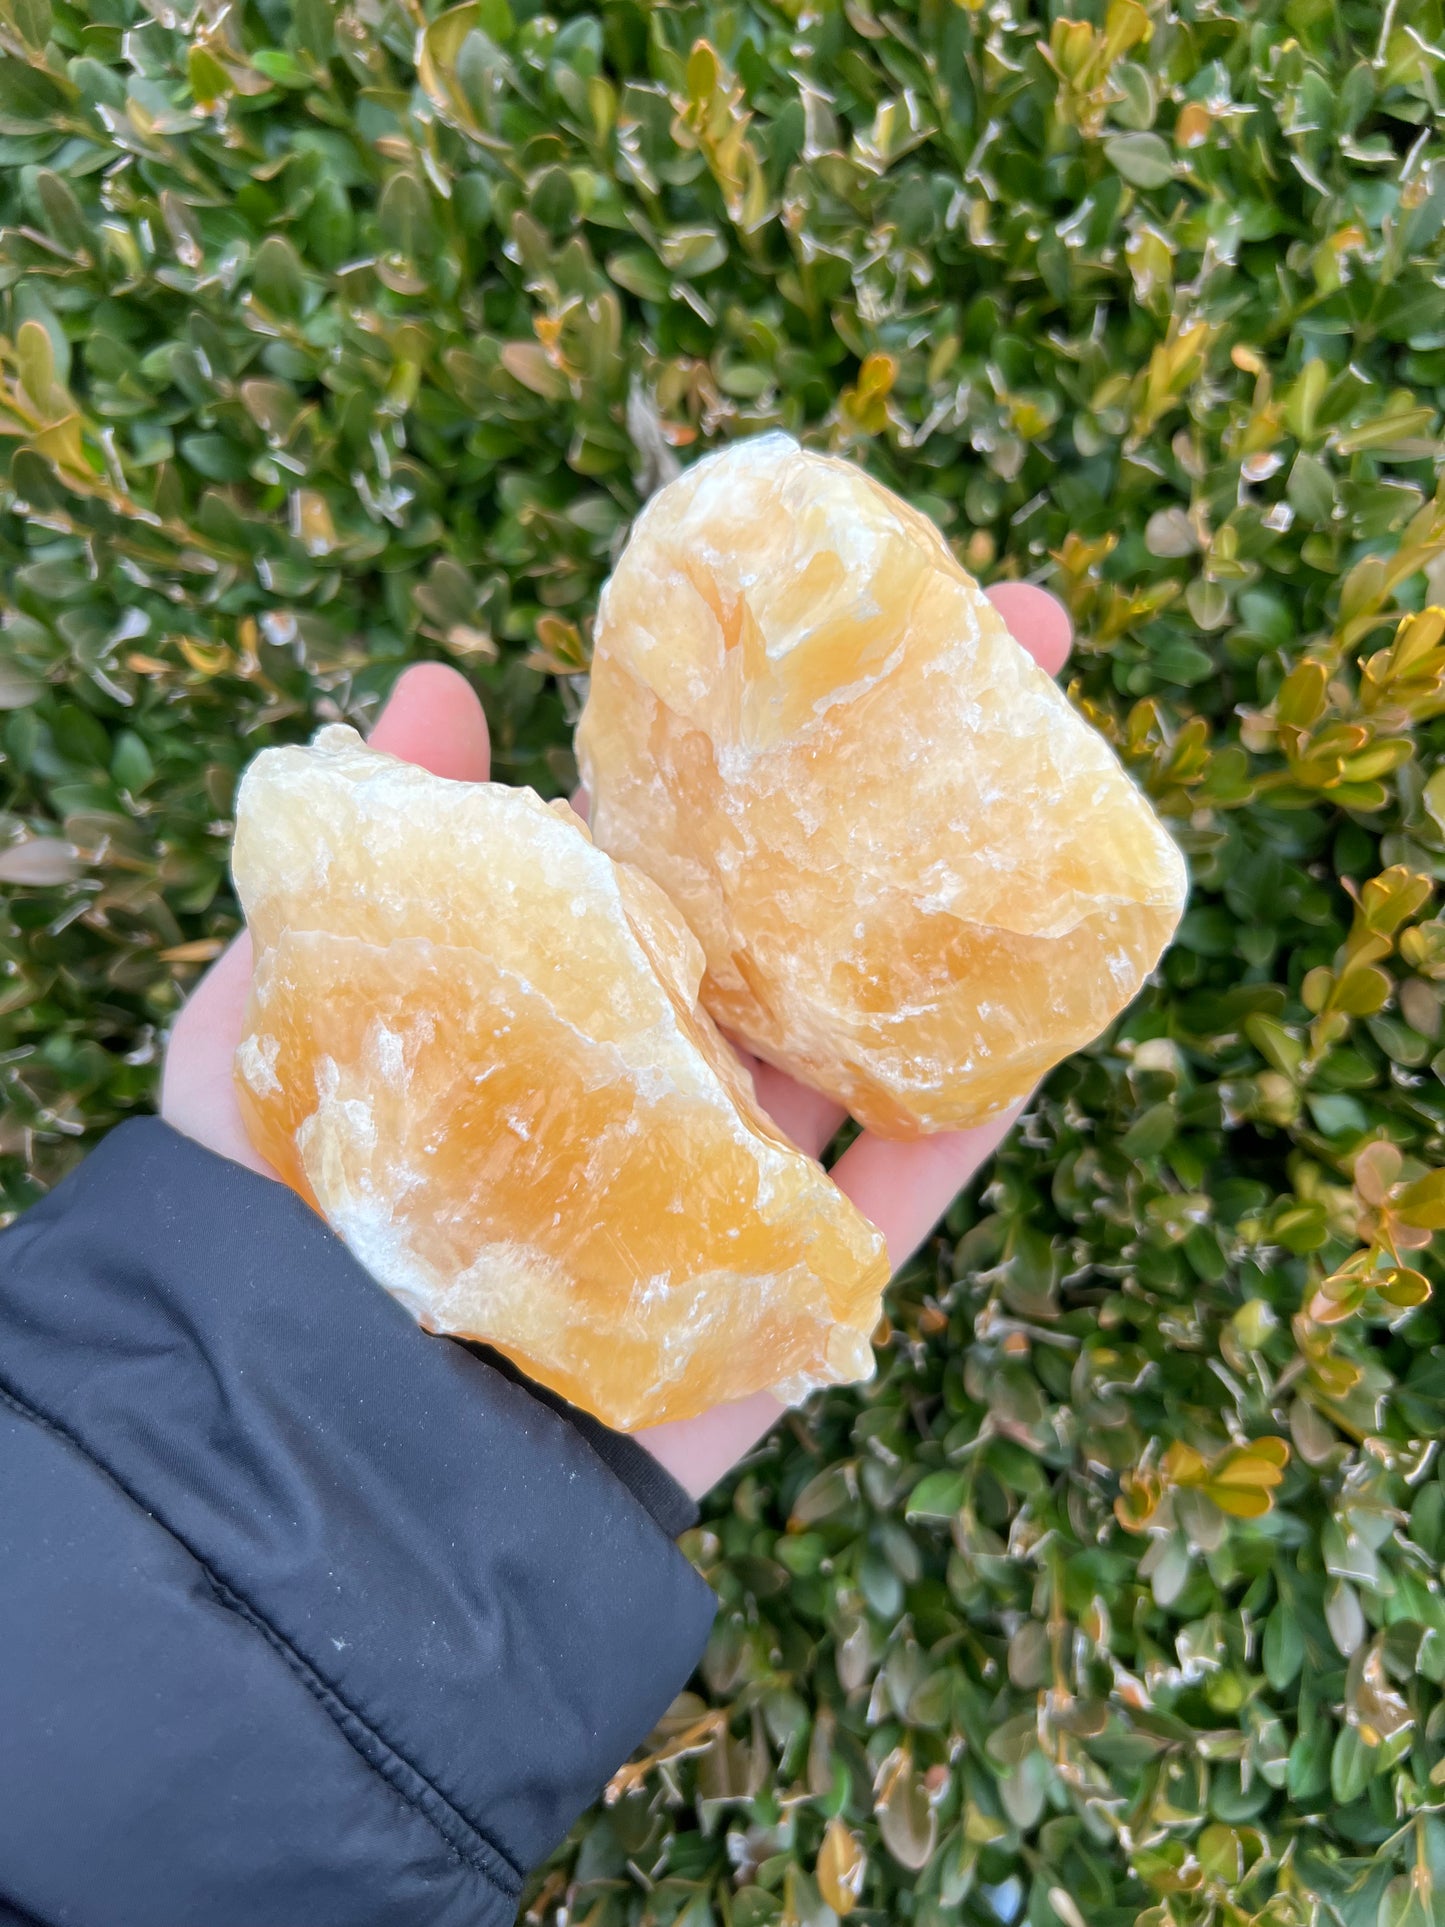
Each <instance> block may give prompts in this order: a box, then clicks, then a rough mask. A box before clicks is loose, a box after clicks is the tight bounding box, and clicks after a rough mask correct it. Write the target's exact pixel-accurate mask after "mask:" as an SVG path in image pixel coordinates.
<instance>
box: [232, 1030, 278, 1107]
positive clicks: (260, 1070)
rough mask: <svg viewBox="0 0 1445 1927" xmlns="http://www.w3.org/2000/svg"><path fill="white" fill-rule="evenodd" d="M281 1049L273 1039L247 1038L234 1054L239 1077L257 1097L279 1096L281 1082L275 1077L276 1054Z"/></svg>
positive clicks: (275, 1039) (276, 1040)
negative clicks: (238, 1067)
mask: <svg viewBox="0 0 1445 1927" xmlns="http://www.w3.org/2000/svg"><path fill="white" fill-rule="evenodd" d="M280 1048H281V1045H280V1041H279V1040H278V1039H277V1038H275V1037H248V1038H246V1039H245V1040H244V1042H243V1043H242V1045H241V1047H240V1049H239V1050H238V1051H237V1053H236V1062H237V1064H238V1065H239V1066H240V1070H241V1075H242V1077H244V1078H245V1080H246V1082H247V1083H248V1084H249V1085H250V1086H251V1089H252V1090H253V1091H254V1092H255V1093H256V1095H257V1097H275V1096H279V1094H280V1090H281V1080H280V1078H278V1077H277V1075H276V1053H277V1051H279V1050H280Z"/></svg>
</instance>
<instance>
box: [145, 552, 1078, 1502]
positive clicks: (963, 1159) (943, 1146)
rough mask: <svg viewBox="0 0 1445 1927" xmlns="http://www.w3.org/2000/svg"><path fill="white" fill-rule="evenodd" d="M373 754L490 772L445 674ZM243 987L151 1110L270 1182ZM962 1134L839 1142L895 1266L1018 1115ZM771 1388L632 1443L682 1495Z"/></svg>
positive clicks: (1031, 630)
mask: <svg viewBox="0 0 1445 1927" xmlns="http://www.w3.org/2000/svg"><path fill="white" fill-rule="evenodd" d="M991 593H992V596H993V600H994V602H995V604H996V605H997V607H998V608H999V610H1000V613H1001V614H1002V615H1003V616H1004V617H1005V619H1006V621H1007V622H1008V625H1009V628H1010V629H1011V630H1012V632H1013V634H1014V635H1015V636H1016V637H1017V638H1018V640H1019V641H1020V642H1021V643H1022V644H1023V645H1024V647H1025V648H1027V649H1028V650H1029V652H1030V653H1031V654H1032V655H1033V656H1034V658H1035V659H1036V661H1038V662H1039V663H1040V664H1041V665H1042V666H1043V667H1044V668H1045V669H1047V670H1049V671H1050V673H1056V672H1057V671H1058V670H1059V669H1060V668H1061V667H1062V666H1063V663H1064V661H1065V659H1066V657H1067V655H1068V651H1069V641H1070V634H1069V621H1068V617H1067V616H1066V614H1065V612H1064V610H1063V608H1062V607H1061V606H1060V604H1059V603H1058V602H1056V601H1055V600H1054V598H1053V597H1052V596H1050V595H1048V594H1046V593H1045V592H1044V591H1043V590H1042V589H1036V588H1032V587H1030V586H1029V585H1027V584H1023V583H1005V584H1001V585H1000V586H999V587H998V588H997V589H996V590H994V591H992V592H991ZM371 742H372V745H373V746H374V747H375V748H377V749H381V750H385V751H386V752H387V753H388V754H389V755H392V756H398V757H400V758H402V759H403V760H404V761H407V762H414V763H419V764H421V765H422V767H423V768H425V769H429V770H431V771H432V773H433V774H434V775H437V776H445V777H450V778H452V779H453V780H455V781H459V782H474V783H480V782H485V781H486V780H487V777H488V774H489V771H490V749H489V744H488V738H487V725H486V718H485V716H484V715H483V713H482V708H481V704H480V703H479V702H478V700H477V698H476V695H475V693H474V692H473V690H472V688H471V686H470V684H468V683H467V682H466V681H465V680H464V679H463V678H462V677H461V676H460V675H458V674H457V672H456V671H455V670H453V669H448V668H446V667H444V666H443V665H441V664H438V663H419V664H417V665H416V666H414V667H413V668H411V669H408V670H406V671H405V673H404V674H403V675H402V676H401V677H400V678H399V679H398V681H397V684H396V687H395V689H394V690H393V692H392V695H391V700H390V701H389V702H388V703H387V705H386V707H385V709H384V710H383V711H382V713H381V715H380V717H379V718H378V719H377V723H376V727H375V728H374V729H373V731H372V733H371ZM250 981H251V946H250V940H249V938H248V937H247V936H246V935H245V934H244V932H243V933H242V935H240V936H239V937H237V938H236V940H235V941H234V942H233V943H232V944H231V946H230V947H229V949H227V950H226V951H225V952H224V954H223V955H222V956H221V957H219V958H218V959H217V961H216V962H215V963H214V964H213V965H212V966H211V968H210V969H209V970H208V971H207V972H206V974H205V976H204V977H203V978H202V979H201V981H200V983H199V984H198V985H197V986H196V988H195V990H194V991H193V992H192V994H191V996H190V998H189V1000H188V1001H187V1003H186V1005H185V1007H184V1009H183V1010H182V1011H181V1014H180V1016H179V1017H178V1018H177V1020H176V1023H175V1026H174V1028H173V1030H172V1032H171V1038H170V1043H169V1046H168V1048H167V1052H166V1061H165V1073H164V1077H163V1080H162V1086H161V1115H162V1117H164V1118H165V1119H166V1121H167V1122H168V1123H169V1124H171V1125H172V1126H174V1128H175V1129H176V1130H178V1131H181V1132H183V1133H184V1134H185V1135H186V1136H187V1137H191V1138H194V1139H196V1141H197V1142H198V1143H201V1144H204V1145H206V1146H207V1147H208V1148H209V1149H211V1150H213V1151H216V1152H219V1153H220V1155H221V1156H222V1157H227V1158H231V1159H232V1160H233V1161H234V1162H236V1163H238V1164H244V1165H248V1166H249V1167H250V1169H252V1170H253V1171H258V1172H260V1173H261V1174H262V1175H263V1176H266V1177H272V1178H274V1177H275V1176H276V1173H275V1172H274V1171H272V1169H271V1168H270V1166H269V1165H268V1164H267V1163H266V1162H265V1160H264V1159H262V1158H261V1157H260V1156H259V1155H258V1154H257V1152H256V1151H255V1149H254V1148H253V1146H252V1144H251V1141H250V1139H249V1137H248V1136H247V1134H246V1128H245V1125H244V1124H243V1123H242V1120H241V1112H240V1106H239V1105H238V1103H237V1101H236V1092H235V1086H234V1083H233V1081H232V1080H233V1071H232V1064H233V1060H234V1057H235V1052H236V1046H237V1044H238V1043H239V1042H240V1038H241V1030H242V1023H243V1020H244V1016H245V1009H246V999H247V995H248V993H249V989H250ZM740 1054H741V1055H742V1057H743V1061H744V1063H745V1064H746V1065H747V1067H748V1068H749V1070H750V1071H751V1072H752V1076H753V1083H754V1087H755V1089H756V1091H757V1094H758V1099H759V1102H760V1103H761V1104H762V1105H763V1107H764V1109H765V1110H767V1111H768V1112H769V1113H770V1114H771V1115H772V1117H773V1118H774V1119H775V1121H776V1122H777V1123H778V1124H779V1125H780V1127H781V1128H782V1129H783V1130H784V1131H785V1132H786V1133H787V1135H788V1136H789V1137H790V1138H791V1139H792V1140H793V1142H794V1143H795V1144H797V1145H799V1146H800V1147H801V1148H802V1149H803V1150H804V1151H806V1152H808V1154H809V1155H810V1156H813V1157H816V1156H818V1155H819V1154H820V1153H821V1152H822V1150H823V1149H824V1147H825V1146H826V1145H827V1144H828V1142H829V1140H830V1139H831V1138H832V1136H833V1134H834V1133H835V1132H836V1130H837V1129H838V1126H839V1125H840V1124H841V1123H842V1121H843V1115H844V1114H843V1112H842V1111H841V1110H839V1109H838V1108H837V1107H836V1106H835V1105H834V1104H833V1102H832V1100H831V1099H829V1098H826V1097H823V1096H821V1095H820V1094H819V1093H818V1092H816V1091H811V1090H808V1089H806V1088H805V1087H804V1086H802V1085H800V1084H798V1083H796V1082H795V1081H794V1080H793V1079H792V1078H790V1077H787V1076H786V1075H784V1073H783V1072H781V1071H778V1070H776V1069H774V1068H773V1067H772V1066H771V1065H767V1064H762V1063H759V1062H757V1061H756V1060H755V1059H753V1058H752V1057H751V1056H749V1055H748V1054H747V1053H746V1052H742V1053H740ZM1021 1108H1022V1106H1018V1107H1015V1109H1014V1110H1013V1111H1011V1112H1008V1113H1006V1114H1005V1115H1004V1116H1002V1117H1000V1118H995V1119H994V1120H993V1121H992V1122H991V1123H989V1124H986V1125H983V1126H981V1127H980V1128H979V1129H977V1130H973V1131H955V1132H948V1133H944V1134H941V1135H938V1136H935V1137H928V1138H921V1139H919V1140H917V1141H916V1142H913V1143H899V1142H896V1141H892V1140H889V1139H885V1138H879V1137H876V1136H875V1135H873V1134H872V1133H871V1132H864V1134H863V1135H862V1136H861V1137H860V1138H859V1139H858V1140H857V1142H856V1143H854V1144H853V1145H851V1146H850V1147H849V1149H848V1150H847V1151H846V1152H845V1153H844V1155H843V1156H842V1157H841V1158H840V1159H839V1161H838V1163H837V1165H836V1167H835V1168H834V1170H833V1173H832V1175H833V1178H834V1180H835V1182H836V1183H837V1184H838V1186H839V1188H840V1190H842V1191H843V1192H844V1193H846V1195H847V1196H848V1197H850V1198H851V1199H852V1200H853V1202H854V1203H855V1204H856V1205H857V1206H858V1208H859V1209H860V1210H861V1211H862V1212H863V1213H864V1215H865V1216H866V1217H868V1218H870V1219H871V1220H872V1221H873V1223H874V1224H876V1225H877V1226H878V1228H879V1229H880V1230H881V1231H882V1232H883V1234H884V1236H885V1238H886V1240H887V1243H888V1251H889V1255H890V1257H891V1259H892V1262H893V1265H894V1267H895V1269H896V1268H897V1267H898V1266H899V1265H901V1264H902V1263H903V1262H904V1261H905V1259H907V1258H908V1257H910V1256H911V1255H912V1254H913V1252H914V1251H915V1250H916V1249H917V1248H918V1246H919V1245H920V1244H921V1243H922V1242H923V1240H924V1239H925V1238H926V1237H927V1236H928V1234H929V1232H930V1231H931V1230H932V1228H933V1226H934V1225H935V1224H936V1223H937V1221H938V1219H939V1218H940V1217H941V1216H942V1214H943V1212H944V1211H945V1210H946V1209H947V1208H948V1205H949V1203H950V1202H951V1201H952V1199H953V1198H954V1196H955V1195H956V1194H957V1192H958V1191H959V1190H960V1189H961V1188H962V1186H963V1185H965V1184H966V1183H967V1182H968V1181H969V1179H970V1178H971V1177H972V1176H973V1175H974V1173H975V1172H976V1171H977V1170H978V1169H979V1167H980V1166H981V1165H982V1164H983V1163H984V1162H985V1161H986V1160H987V1159H988V1157H989V1156H991V1154H992V1153H993V1151H994V1149H995V1147H996V1146H997V1145H998V1143H999V1142H1000V1140H1001V1139H1002V1138H1003V1137H1004V1136H1005V1135H1006V1134H1007V1132H1008V1130H1009V1128H1010V1126H1011V1125H1012V1123H1013V1121H1014V1118H1015V1117H1016V1116H1017V1114H1018V1110H1019V1109H1021ZM783 1409H784V1408H783V1406H782V1405H781V1404H780V1403H779V1401H778V1400H777V1399H776V1398H774V1397H773V1396H772V1394H771V1393H770V1392H759V1393H755V1394H754V1395H753V1396H752V1397H751V1398H747V1399H741V1400H738V1401H736V1402H734V1403H731V1404H728V1405H720V1406H717V1407H715V1408H714V1409H713V1410H712V1411H710V1412H706V1413H704V1414H702V1416H700V1417H698V1418H694V1419H679V1420H675V1421H672V1422H670V1423H668V1424H665V1425H658V1426H652V1427H649V1428H647V1429H646V1430H643V1431H640V1432H638V1433H637V1434H636V1437H637V1440H638V1442H639V1444H641V1445H643V1446H645V1447H646V1448H647V1450H648V1451H649V1452H651V1454H652V1455H653V1457H654V1458H656V1459H657V1460H658V1461H659V1463H660V1464H662V1465H663V1466H664V1467H665V1468H666V1469H667V1470H668V1471H669V1472H670V1473H671V1474H672V1476H673V1477H674V1478H675V1479H676V1480H677V1481H678V1482H679V1484H681V1485H683V1486H684V1487H686V1489H687V1490H688V1491H689V1492H691V1493H692V1494H693V1495H694V1497H700V1496H701V1495H702V1494H703V1493H704V1492H706V1491H707V1490H708V1489H709V1487H710V1486H712V1485H714V1484H715V1483H716V1482H717V1480H718V1479H720V1478H721V1477H722V1476H723V1474H724V1473H725V1472H726V1471H727V1470H728V1469H729V1468H730V1467H731V1466H732V1465H734V1464H735V1463H736V1462H737V1460H738V1459H739V1458H741V1457H742V1455H743V1454H744V1453H745V1452H746V1451H747V1450H748V1448H749V1447H750V1446H751V1445H753V1444H754V1443H755V1442H756V1440H757V1439H759V1438H760V1437H761V1436H762V1435H763V1433H765V1432H766V1431H768V1430H769V1429H770V1427H771V1426H772V1425H774V1424H775V1423H776V1422H777V1420H778V1418H779V1417H780V1416H781V1415H782V1412H783Z"/></svg>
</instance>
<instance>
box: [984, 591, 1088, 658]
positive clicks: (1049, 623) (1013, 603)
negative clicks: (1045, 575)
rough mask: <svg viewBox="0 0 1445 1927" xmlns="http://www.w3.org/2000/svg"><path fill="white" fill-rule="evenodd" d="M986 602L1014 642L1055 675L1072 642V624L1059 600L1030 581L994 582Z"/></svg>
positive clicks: (1066, 656) (1067, 655) (1067, 654)
mask: <svg viewBox="0 0 1445 1927" xmlns="http://www.w3.org/2000/svg"><path fill="white" fill-rule="evenodd" d="M988 599H989V601H990V602H991V603H992V604H993V606H994V608H995V609H997V610H998V612H999V614H1000V615H1001V616H1002V617H1003V619H1004V621H1005V622H1006V623H1007V624H1008V630H1009V634H1010V635H1011V636H1012V637H1013V638H1014V640H1015V642H1021V643H1022V644H1023V646H1024V648H1025V649H1027V650H1028V652H1029V654H1030V655H1031V656H1032V657H1033V659H1034V661H1035V662H1036V663H1037V664H1038V665H1039V667H1040V669H1047V670H1048V672H1049V674H1050V675H1051V676H1057V675H1058V673H1059V671H1060V670H1061V669H1062V668H1063V666H1064V664H1065V663H1066V662H1067V661H1068V659H1069V648H1070V645H1071V644H1072V642H1073V640H1074V625H1073V623H1072V622H1070V620H1069V612H1068V610H1067V609H1066V608H1065V607H1064V605H1063V603H1062V602H1060V601H1059V599H1058V597H1057V596H1051V595H1050V594H1049V592H1048V590H1047V589H1040V588H1038V587H1036V586H1035V585H1034V584H1033V583H1032V582H996V583H995V584H994V586H993V587H992V588H991V589H990V590H989V592H988Z"/></svg>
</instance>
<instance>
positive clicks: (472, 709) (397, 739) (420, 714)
mask: <svg viewBox="0 0 1445 1927" xmlns="http://www.w3.org/2000/svg"><path fill="white" fill-rule="evenodd" d="M370 740H371V747H372V748H373V749H382V750H385V751H386V753H387V755H388V756H398V757H400V758H401V760H402V762H404V763H419V764H420V765H421V767H422V768H423V769H429V770H430V771H431V773H432V775H433V776H449V777H451V778H453V780H454V781H457V782H461V783H485V782H486V780H487V776H488V774H489V773H490V770H491V746H490V743H489V741H488V738H487V718H486V715H485V714H484V712H483V710H482V705H481V704H480V702H478V700H477V695H476V691H475V690H474V689H473V688H472V686H471V684H470V683H469V682H468V681H467V679H466V677H465V676H463V675H461V674H460V673H459V672H458V671H457V670H455V669H449V668H448V667H447V665H446V664H445V663H443V662H418V663H414V664H413V665H412V667H411V668H410V669H406V670H403V671H402V673H401V675H400V676H398V677H397V679H396V683H395V685H394V686H393V688H392V692H391V696H390V698H389V699H388V701H387V705H386V707H385V709H383V710H382V712H381V714H380V715H379V716H378V717H377V719H376V726H375V728H374V729H373V730H372V732H371V738H370Z"/></svg>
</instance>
